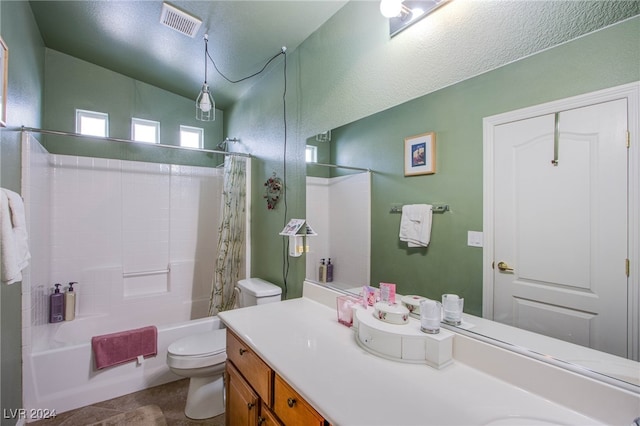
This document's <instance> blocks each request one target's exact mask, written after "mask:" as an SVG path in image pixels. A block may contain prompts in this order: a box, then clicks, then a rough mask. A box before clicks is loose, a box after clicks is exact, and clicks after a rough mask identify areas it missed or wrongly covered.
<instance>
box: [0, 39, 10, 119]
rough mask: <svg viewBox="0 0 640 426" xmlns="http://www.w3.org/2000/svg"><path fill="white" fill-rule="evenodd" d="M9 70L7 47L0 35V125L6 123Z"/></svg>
mask: <svg viewBox="0 0 640 426" xmlns="http://www.w3.org/2000/svg"><path fill="white" fill-rule="evenodd" d="M8 72H9V49H8V48H7V44H6V43H5V42H4V40H3V39H2V37H0V126H2V127H5V126H6V125H7V73H8Z"/></svg>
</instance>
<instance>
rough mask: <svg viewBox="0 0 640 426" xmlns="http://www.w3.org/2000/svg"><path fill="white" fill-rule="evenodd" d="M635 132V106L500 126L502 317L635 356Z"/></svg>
mask: <svg viewBox="0 0 640 426" xmlns="http://www.w3.org/2000/svg"><path fill="white" fill-rule="evenodd" d="M556 126H557V128H556ZM626 135H627V102H626V99H620V100H615V101H610V102H604V103H599V104H595V105H591V106H586V107H582V108H576V109H572V110H568V111H563V112H559V113H558V114H549V115H543V116H539V117H535V118H529V119H524V120H520V121H515V122H512V123H508V124H502V125H499V126H496V127H495V138H494V162H493V163H494V170H493V173H494V209H493V211H494V225H493V226H494V271H493V274H494V276H493V279H494V288H493V291H494V300H493V308H494V311H493V319H494V320H496V321H500V322H504V323H507V324H511V325H514V326H517V327H520V328H524V329H527V330H530V331H534V332H538V333H541V334H545V335H548V336H552V337H557V338H559V339H562V340H566V341H569V342H573V343H577V344H580V345H583V346H588V347H591V348H594V349H598V350H602V351H606V352H609V353H613V354H616V355H620V356H623V357H626V356H627V318H628V317H627V291H628V285H627V282H628V276H627V268H626V262H627V257H628V251H627V250H628V248H627V247H628V224H627V211H628V209H627V200H628V182H627V179H628V178H627V174H628V170H627V155H628V148H627V144H626V137H627V136H626Z"/></svg>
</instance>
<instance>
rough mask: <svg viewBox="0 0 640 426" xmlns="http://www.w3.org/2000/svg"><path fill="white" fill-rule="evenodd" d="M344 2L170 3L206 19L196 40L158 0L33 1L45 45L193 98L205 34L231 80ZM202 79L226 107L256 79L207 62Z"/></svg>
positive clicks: (292, 44) (299, 38)
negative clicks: (163, 16)
mask: <svg viewBox="0 0 640 426" xmlns="http://www.w3.org/2000/svg"><path fill="white" fill-rule="evenodd" d="M345 3H346V0H340V1H333V0H319V1H313V0H309V1H286V0H285V1H264V0H262V1H245V0H240V1H239V0H235V1H172V2H170V4H172V5H173V6H176V7H178V8H179V9H181V10H183V11H185V12H187V13H189V14H191V15H194V16H196V17H197V18H199V19H201V20H202V21H203V23H202V26H201V27H200V30H199V31H198V34H196V36H195V37H194V38H191V37H188V36H185V35H182V34H180V33H178V32H176V31H174V30H172V29H170V28H168V27H166V26H164V25H162V24H160V12H161V9H162V1H157V0H144V1H143V0H138V1H52V0H47V1H30V4H31V9H32V10H33V14H34V16H35V20H36V23H37V25H38V28H39V29H40V33H41V35H42V38H43V40H44V43H45V45H46V46H47V47H49V48H51V49H54V50H57V51H59V52H62V53H66V54H68V55H71V56H74V57H76V58H79V59H82V60H85V61H88V62H91V63H94V64H97V65H100V66H102V67H105V68H108V69H110V70H113V71H115V72H118V73H121V74H123V75H126V76H129V77H131V78H134V79H136V80H140V81H144V82H146V83H149V84H152V85H154V86H157V87H160V88H163V89H165V90H168V91H170V92H173V93H176V94H179V95H182V96H185V97H187V98H194V99H195V97H196V95H197V94H198V91H199V90H200V87H201V86H202V82H203V80H204V42H203V35H204V34H205V33H207V34H209V53H210V55H211V56H212V57H213V59H214V60H215V61H216V64H217V65H218V68H219V69H220V70H221V71H222V72H223V73H224V74H225V75H227V76H228V77H229V78H230V79H234V80H237V79H240V78H242V77H245V76H247V75H250V74H253V73H254V72H256V71H258V70H260V68H262V66H263V65H264V64H265V63H266V61H267V60H268V59H269V58H271V57H272V56H274V55H275V54H277V53H278V52H279V51H280V49H281V47H282V46H286V47H287V48H288V49H289V51H292V50H294V49H295V48H296V47H297V46H298V45H299V44H300V43H302V42H303V41H304V40H305V39H306V38H307V37H308V36H309V35H310V34H311V33H313V32H314V31H315V30H317V29H318V28H319V27H320V26H321V25H322V24H323V23H324V22H325V21H326V20H327V19H329V18H330V17H331V16H332V15H333V14H334V13H335V12H337V11H338V9H340V8H341V7H342V6H343V5H344V4H345ZM208 67H209V69H208V76H207V82H208V83H209V85H210V86H211V87H212V89H213V93H214V97H215V100H216V106H217V107H218V108H220V109H226V108H227V107H229V106H230V105H231V104H233V103H234V102H235V101H236V100H237V99H238V98H239V97H240V96H242V93H244V92H245V91H246V90H248V88H249V87H250V86H251V84H253V83H254V82H255V81H256V80H257V78H256V79H253V81H251V80H249V81H247V82H243V83H238V84H231V83H228V82H226V81H224V80H223V79H222V77H220V76H219V75H218V74H217V73H216V72H215V70H214V69H213V67H212V66H211V63H209V66H208Z"/></svg>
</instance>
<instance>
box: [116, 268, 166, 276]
mask: <svg viewBox="0 0 640 426" xmlns="http://www.w3.org/2000/svg"><path fill="white" fill-rule="evenodd" d="M170 271H171V270H170V269H160V270H158V271H142V272H124V273H123V274H122V277H123V278H131V277H144V276H147V275H162V274H168V273H169V272H170Z"/></svg>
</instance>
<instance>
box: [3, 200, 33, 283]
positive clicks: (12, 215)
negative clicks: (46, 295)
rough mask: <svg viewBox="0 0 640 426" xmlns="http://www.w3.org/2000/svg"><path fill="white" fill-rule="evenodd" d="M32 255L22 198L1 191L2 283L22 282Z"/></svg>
mask: <svg viewBox="0 0 640 426" xmlns="http://www.w3.org/2000/svg"><path fill="white" fill-rule="evenodd" d="M30 258H31V254H30V253H29V245H28V238H27V221H26V217H25V214H24V203H23V202H22V197H20V195H19V194H16V193H15V192H13V191H9V190H8V189H4V188H1V190H0V263H1V265H0V267H1V268H2V276H1V279H2V282H4V283H6V284H13V283H15V282H18V281H22V270H23V269H24V268H26V267H27V265H28V264H29V259H30Z"/></svg>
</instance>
